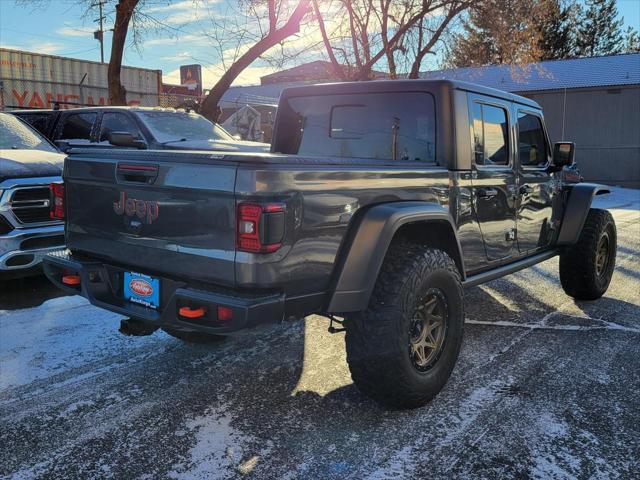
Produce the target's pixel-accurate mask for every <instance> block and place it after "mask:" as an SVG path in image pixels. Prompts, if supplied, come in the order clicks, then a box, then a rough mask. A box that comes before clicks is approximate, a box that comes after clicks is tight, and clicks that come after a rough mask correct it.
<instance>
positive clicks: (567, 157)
mask: <svg viewBox="0 0 640 480" xmlns="http://www.w3.org/2000/svg"><path fill="white" fill-rule="evenodd" d="M575 155H576V145H575V143H573V142H556V143H555V144H554V145H553V166H554V167H555V168H556V169H557V170H562V168H563V167H570V166H571V165H573V162H574V161H575Z"/></svg>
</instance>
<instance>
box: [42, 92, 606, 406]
mask: <svg viewBox="0 0 640 480" xmlns="http://www.w3.org/2000/svg"><path fill="white" fill-rule="evenodd" d="M573 155H574V151H573V145H572V144H570V143H559V144H556V145H555V146H554V148H552V147H551V145H550V144H549V140H548V136H547V132H546V130H545V126H544V120H543V115H542V111H541V109H540V107H539V106H538V104H536V103H535V102H533V101H531V100H528V99H526V98H523V97H519V96H515V95H511V94H508V93H505V92H501V91H498V90H493V89H488V88H484V87H480V86H477V85H472V84H468V83H461V82H450V81H420V80H411V81H380V82H364V83H344V84H325V85H315V86H304V87H296V88H289V89H287V90H285V91H284V92H283V93H282V96H281V99H280V105H279V108H278V113H277V119H276V126H275V132H274V140H273V143H272V146H271V153H253V154H250V153H244V154H243V153H234V154H225V153H220V154H215V153H211V152H195V151H194V152H167V151H149V150H147V151H129V150H110V151H98V150H95V149H93V150H89V149H85V150H82V149H78V150H74V151H72V152H71V154H70V155H69V157H68V158H67V159H66V161H65V167H64V173H63V179H64V192H63V193H60V195H59V197H60V198H55V199H54V202H52V204H56V205H60V204H61V203H63V204H64V208H63V210H64V214H65V222H66V230H65V231H66V245H67V248H68V250H65V251H59V252H57V253H54V254H49V255H48V256H47V258H46V259H45V271H46V274H47V276H48V277H49V279H51V281H53V282H54V283H55V284H56V285H58V286H59V287H61V288H63V289H65V290H67V291H70V292H76V293H78V294H80V295H83V296H85V297H86V298H88V299H89V301H90V302H91V303H93V304H94V305H97V306H100V307H103V308H106V309H108V310H112V311H114V312H118V313H120V314H122V315H125V316H126V317H128V319H127V320H124V321H123V322H122V324H121V331H123V333H129V334H148V333H151V332H153V331H154V330H156V329H158V328H162V329H163V330H165V331H166V332H168V333H169V334H171V335H174V336H176V337H178V338H181V339H185V340H194V341H203V340H207V339H215V338H216V337H219V336H220V335H225V334H229V333H231V332H234V331H237V330H240V329H244V328H247V327H251V326H254V325H256V324H258V323H261V322H267V321H279V320H283V319H287V318H290V317H294V318H295V317H300V316H305V315H309V314H312V313H317V314H321V315H324V316H327V317H329V318H330V319H331V320H332V322H334V321H335V322H338V323H339V324H342V325H343V327H344V329H346V348H347V361H348V363H349V368H350V371H351V375H352V377H353V380H354V382H355V384H356V386H357V387H358V388H359V389H360V390H361V391H362V392H364V393H365V394H367V395H369V396H371V397H373V398H374V399H376V400H377V401H379V402H381V403H382V404H384V405H387V406H390V407H394V408H412V407H417V406H420V405H423V404H424V403H425V402H427V401H428V400H429V399H431V398H432V397H433V396H434V395H436V394H437V393H438V392H439V391H440V389H441V388H442V387H443V386H444V384H445V383H446V381H447V379H448V377H449V375H450V374H451V371H452V369H453V368H454V364H455V362H456V359H457V357H458V352H459V350H460V345H461V341H462V332H463V325H464V297H463V287H465V286H470V285H478V284H480V283H482V282H486V281H489V280H492V279H495V278H498V277H502V276H504V275H507V274H509V273H513V272H515V271H518V270H520V269H523V268H526V267H529V266H532V265H534V264H537V263H539V262H542V261H544V260H547V259H550V258H551V257H554V256H556V255H559V256H560V280H561V283H562V287H563V288H564V290H565V291H566V292H567V294H569V295H570V296H572V297H574V298H576V299H596V298H599V297H600V296H602V295H603V294H604V292H605V291H606V289H607V287H608V285H609V282H610V280H611V275H612V271H613V268H614V263H615V256H616V228H615V224H614V221H613V218H612V217H611V215H610V214H609V213H608V212H607V211H604V210H597V209H592V208H591V201H592V199H593V197H594V195H599V194H603V193H607V192H608V190H607V189H606V187H603V186H599V185H593V184H587V183H580V176H579V174H577V173H576V170H575V167H574V166H573ZM57 192H60V190H59V189H58V190H57ZM330 330H333V331H336V330H338V329H337V328H335V327H331V328H330Z"/></svg>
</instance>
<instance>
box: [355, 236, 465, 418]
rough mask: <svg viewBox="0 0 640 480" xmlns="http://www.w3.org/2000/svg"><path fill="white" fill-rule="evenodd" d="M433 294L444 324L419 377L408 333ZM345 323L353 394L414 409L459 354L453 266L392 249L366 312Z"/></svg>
mask: <svg viewBox="0 0 640 480" xmlns="http://www.w3.org/2000/svg"><path fill="white" fill-rule="evenodd" d="M434 291H437V292H440V293H441V294H442V298H444V300H445V302H446V309H447V319H446V322H445V325H446V330H445V334H444V343H443V344H442V347H441V350H440V354H439V356H438V357H437V358H436V359H435V361H434V363H433V364H432V365H431V366H430V367H428V370H426V371H419V370H418V368H417V367H416V365H415V364H414V360H413V358H412V356H413V354H412V353H411V351H410V344H409V342H410V338H411V334H410V328H411V324H412V322H415V316H414V315H415V312H416V309H417V308H418V306H419V305H420V304H421V302H422V301H423V299H424V298H426V296H427V295H433V292H434ZM345 320H346V322H345V323H346V329H347V331H346V347H347V363H348V364H349V370H350V371H351V377H352V378H353V381H354V383H355V385H356V386H357V387H358V389H359V390H360V391H361V392H363V393H364V394H365V395H368V396H369V397H371V398H373V399H374V400H376V401H377V402H379V403H381V404H383V405H384V406H386V407H389V408H394V409H406V408H416V407H420V406H422V405H424V404H425V403H427V402H428V401H429V400H431V399H432V398H433V397H434V396H435V395H437V394H438V392H440V390H441V389H442V388H443V387H444V385H445V383H446V382H447V380H448V378H449V376H450V375H451V372H452V370H453V367H454V365H455V363H456V360H457V358H458V353H459V352H460V346H461V344H462V334H463V327H464V295H463V290H462V284H461V281H460V274H459V272H458V269H457V268H456V265H455V262H454V261H453V260H452V259H451V257H449V255H447V254H446V253H445V252H443V251H441V250H436V249H432V248H425V247H423V246H419V245H414V244H408V243H398V244H392V245H391V247H390V248H389V251H388V252H387V255H386V257H385V260H384V262H383V265H382V268H381V269H380V273H379V275H378V279H377V281H376V285H375V287H374V290H373V293H372V295H371V299H370V302H369V306H368V308H367V310H365V311H363V312H358V313H355V314H351V315H348V316H347V318H346V319H345Z"/></svg>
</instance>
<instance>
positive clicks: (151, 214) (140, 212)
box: [113, 192, 160, 225]
mask: <svg viewBox="0 0 640 480" xmlns="http://www.w3.org/2000/svg"><path fill="white" fill-rule="evenodd" d="M113 211H114V212H116V214H117V215H126V216H127V217H133V216H134V215H135V216H136V217H138V218H139V219H140V220H142V221H143V222H144V223H146V224H149V225H151V224H152V223H153V222H154V221H155V220H156V219H157V218H158V215H159V213H160V206H159V205H158V202H156V201H154V200H138V199H135V198H127V193H126V192H120V198H119V200H118V201H117V202H114V203H113Z"/></svg>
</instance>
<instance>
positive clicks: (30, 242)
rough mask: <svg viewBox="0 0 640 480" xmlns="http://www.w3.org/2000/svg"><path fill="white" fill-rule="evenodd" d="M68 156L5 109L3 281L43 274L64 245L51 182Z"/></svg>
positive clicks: (0, 126) (0, 150)
mask: <svg viewBox="0 0 640 480" xmlns="http://www.w3.org/2000/svg"><path fill="white" fill-rule="evenodd" d="M63 161H64V155H62V154H61V153H60V152H58V150H57V149H56V148H55V147H54V146H53V145H52V144H51V143H50V142H49V141H48V140H47V139H46V138H44V136H42V135H41V134H40V133H39V132H37V131H36V130H34V129H33V128H31V127H29V126H28V125H26V124H25V123H24V122H22V121H21V120H20V119H18V118H16V117H14V116H13V115H9V114H7V113H0V279H7V278H13V277H19V276H25V275H28V274H31V273H34V272H38V271H39V268H40V267H41V261H42V257H43V256H44V255H45V254H46V253H47V252H49V251H51V250H57V249H60V248H61V247H62V246H64V224H63V222H61V221H60V220H52V219H51V218H50V215H49V212H50V203H49V202H50V184H51V183H60V182H61V181H62V178H61V174H62V165H63Z"/></svg>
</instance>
